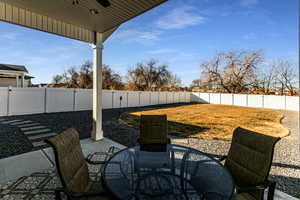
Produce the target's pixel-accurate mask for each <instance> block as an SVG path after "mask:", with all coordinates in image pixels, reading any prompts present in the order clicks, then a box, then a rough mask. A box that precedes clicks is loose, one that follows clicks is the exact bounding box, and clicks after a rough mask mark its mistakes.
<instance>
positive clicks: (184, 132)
mask: <svg viewBox="0 0 300 200" xmlns="http://www.w3.org/2000/svg"><path fill="white" fill-rule="evenodd" d="M141 114H167V117H168V129H169V134H170V135H174V136H181V137H192V138H204V139H221V140H230V139H231V137H232V132H233V130H234V129H235V128H236V127H238V126H240V127H243V128H247V129H250V130H253V131H256V132H259V133H263V134H266V135H271V136H275V137H285V136H287V135H288V134H289V130H288V129H286V128H285V127H283V125H282V124H281V120H282V119H283V117H284V116H283V115H282V114H281V113H280V111H277V110H271V109H261V108H248V107H240V106H228V105H214V104H194V105H183V106H177V107H171V108H162V109H152V110H144V111H139V112H133V113H123V114H122V115H121V117H120V120H121V121H123V122H124V123H126V124H127V125H129V126H132V127H135V128H138V127H139V115H141Z"/></svg>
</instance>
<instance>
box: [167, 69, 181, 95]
mask: <svg viewBox="0 0 300 200" xmlns="http://www.w3.org/2000/svg"><path fill="white" fill-rule="evenodd" d="M181 86H182V83H181V79H180V77H179V76H177V75H176V74H171V73H170V76H169V77H168V78H167V88H169V90H173V91H174V90H180V87H181Z"/></svg>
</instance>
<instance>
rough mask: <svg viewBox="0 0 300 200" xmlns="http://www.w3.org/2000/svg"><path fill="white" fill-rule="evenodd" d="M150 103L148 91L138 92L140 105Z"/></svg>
mask: <svg viewBox="0 0 300 200" xmlns="http://www.w3.org/2000/svg"><path fill="white" fill-rule="evenodd" d="M149 104H150V92H140V106H148V105H149Z"/></svg>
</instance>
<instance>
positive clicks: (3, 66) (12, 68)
mask: <svg viewBox="0 0 300 200" xmlns="http://www.w3.org/2000/svg"><path fill="white" fill-rule="evenodd" d="M0 70H9V71H18V72H26V73H28V71H27V69H26V67H25V66H23V65H10V64H0Z"/></svg>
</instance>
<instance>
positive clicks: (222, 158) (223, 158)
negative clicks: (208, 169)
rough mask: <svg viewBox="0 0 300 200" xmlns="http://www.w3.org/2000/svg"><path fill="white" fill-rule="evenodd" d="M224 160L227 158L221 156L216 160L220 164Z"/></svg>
mask: <svg viewBox="0 0 300 200" xmlns="http://www.w3.org/2000/svg"><path fill="white" fill-rule="evenodd" d="M226 158H227V156H221V157H220V158H218V160H219V161H220V162H222V161H223V160H226Z"/></svg>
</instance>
